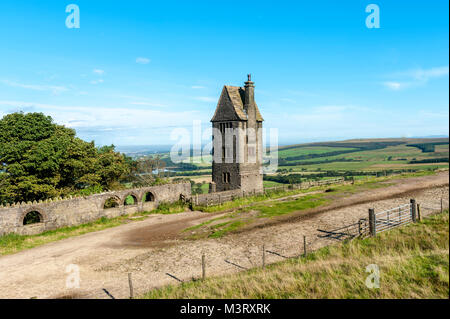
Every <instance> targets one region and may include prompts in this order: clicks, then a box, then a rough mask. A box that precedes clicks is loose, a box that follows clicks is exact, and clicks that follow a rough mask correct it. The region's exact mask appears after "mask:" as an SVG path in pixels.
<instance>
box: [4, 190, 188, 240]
mask: <svg viewBox="0 0 450 319" xmlns="http://www.w3.org/2000/svg"><path fill="white" fill-rule="evenodd" d="M180 197H183V198H190V197H191V185H190V183H178V184H166V185H160V186H152V187H142V188H135V189H127V190H122V191H114V192H105V193H101V194H95V195H90V196H80V197H75V198H64V199H62V198H59V199H52V200H47V201H40V202H33V203H31V202H29V203H17V204H14V205H10V206H0V235H4V234H8V233H16V234H23V235H30V234H38V233H41V232H43V231H46V230H52V229H56V228H60V227H64V226H74V225H80V224H84V223H88V222H91V221H95V220H97V219H99V218H101V217H108V218H112V217H117V216H121V215H127V214H133V213H138V212H143V211H151V210H153V209H155V208H157V206H158V204H159V203H162V202H168V203H172V202H176V201H177V200H179V199H180Z"/></svg>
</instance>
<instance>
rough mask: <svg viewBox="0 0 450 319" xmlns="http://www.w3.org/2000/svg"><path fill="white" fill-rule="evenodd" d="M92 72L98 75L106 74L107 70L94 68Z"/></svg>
mask: <svg viewBox="0 0 450 319" xmlns="http://www.w3.org/2000/svg"><path fill="white" fill-rule="evenodd" d="M92 72H93V73H95V74H97V75H103V74H105V71H104V70H100V69H94V70H93V71H92Z"/></svg>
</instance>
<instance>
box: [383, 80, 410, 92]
mask: <svg viewBox="0 0 450 319" xmlns="http://www.w3.org/2000/svg"><path fill="white" fill-rule="evenodd" d="M383 85H384V86H385V87H387V88H388V89H391V90H393V91H398V90H401V89H404V88H407V87H408V86H410V85H411V84H410V83H407V82H394V81H387V82H383Z"/></svg>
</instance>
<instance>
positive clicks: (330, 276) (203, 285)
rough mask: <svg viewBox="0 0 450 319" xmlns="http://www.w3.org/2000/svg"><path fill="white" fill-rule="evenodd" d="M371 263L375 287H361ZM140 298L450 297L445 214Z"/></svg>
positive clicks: (446, 213)
mask: <svg viewBox="0 0 450 319" xmlns="http://www.w3.org/2000/svg"><path fill="white" fill-rule="evenodd" d="M370 264H376V265H378V267H379V270H380V288H378V289H377V288H372V289H369V288H368V287H366V285H365V281H366V278H367V276H368V275H369V273H368V272H366V267H367V266H368V265H370ZM142 298H148V299H151V298H185V299H190V298H258V299H259V298H264V299H270V298H449V214H448V211H445V212H444V213H442V214H439V215H435V216H432V217H429V218H427V219H425V220H424V221H422V222H419V223H416V224H411V225H407V226H404V227H401V228H398V229H395V230H392V231H389V232H385V233H381V234H379V235H378V236H377V237H376V238H367V239H364V240H354V241H348V242H345V243H343V244H341V245H337V246H330V247H325V248H322V249H320V250H318V251H316V252H314V253H311V254H310V255H308V257H307V258H293V259H289V260H287V261H284V262H280V263H276V264H272V265H269V266H267V267H266V269H261V268H255V269H251V270H249V271H245V272H240V273H236V274H232V275H225V276H219V277H211V278H207V279H206V280H205V281H192V282H188V283H183V284H181V285H170V286H166V287H163V288H161V289H155V290H151V291H149V292H148V293H147V294H145V295H144V296H142Z"/></svg>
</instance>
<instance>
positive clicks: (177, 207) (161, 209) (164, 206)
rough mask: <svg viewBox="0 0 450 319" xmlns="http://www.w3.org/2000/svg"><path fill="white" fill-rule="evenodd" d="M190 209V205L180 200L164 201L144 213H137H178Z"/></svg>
mask: <svg viewBox="0 0 450 319" xmlns="http://www.w3.org/2000/svg"><path fill="white" fill-rule="evenodd" d="M187 209H188V206H187V205H186V204H184V203H182V202H180V201H178V202H175V203H165V202H162V203H160V204H159V205H158V207H157V208H156V209H154V210H152V211H149V212H144V213H136V215H150V214H162V215H169V214H178V213H182V212H185V211H186V210H187Z"/></svg>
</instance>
